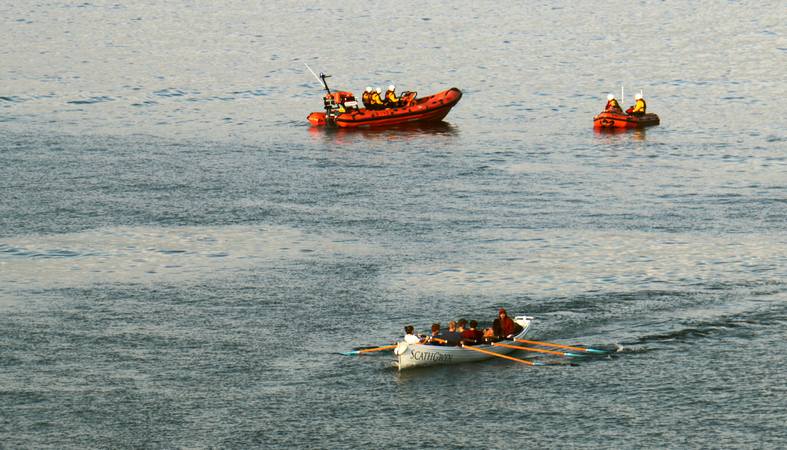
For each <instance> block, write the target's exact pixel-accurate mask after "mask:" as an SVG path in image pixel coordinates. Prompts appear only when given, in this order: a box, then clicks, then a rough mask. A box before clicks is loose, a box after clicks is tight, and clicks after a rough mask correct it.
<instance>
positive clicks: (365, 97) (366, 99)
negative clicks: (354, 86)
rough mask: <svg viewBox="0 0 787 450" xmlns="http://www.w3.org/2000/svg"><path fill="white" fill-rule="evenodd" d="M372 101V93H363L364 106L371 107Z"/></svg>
mask: <svg viewBox="0 0 787 450" xmlns="http://www.w3.org/2000/svg"><path fill="white" fill-rule="evenodd" d="M371 100H372V93H371V92H366V91H363V94H362V95H361V101H362V102H363V104H364V106H369V104H371Z"/></svg>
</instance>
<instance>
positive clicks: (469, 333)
mask: <svg viewBox="0 0 787 450" xmlns="http://www.w3.org/2000/svg"><path fill="white" fill-rule="evenodd" d="M490 332H491V328H490ZM483 338H484V332H483V331H481V330H479V329H478V322H477V321H475V320H471V321H470V327H469V328H467V329H466V330H464V331H463V332H462V342H464V343H465V344H471V345H472V344H479V343H481V340H482V339H483Z"/></svg>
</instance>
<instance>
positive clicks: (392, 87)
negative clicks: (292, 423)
mask: <svg viewBox="0 0 787 450" xmlns="http://www.w3.org/2000/svg"><path fill="white" fill-rule="evenodd" d="M395 89H396V86H394V85H393V84H392V85H390V86H388V90H389V91H393V90H395Z"/></svg>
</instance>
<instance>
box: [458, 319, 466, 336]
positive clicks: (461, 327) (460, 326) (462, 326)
mask: <svg viewBox="0 0 787 450" xmlns="http://www.w3.org/2000/svg"><path fill="white" fill-rule="evenodd" d="M466 329H467V319H459V320H457V321H456V331H457V332H458V333H459V334H462V333H464V332H465V330H466Z"/></svg>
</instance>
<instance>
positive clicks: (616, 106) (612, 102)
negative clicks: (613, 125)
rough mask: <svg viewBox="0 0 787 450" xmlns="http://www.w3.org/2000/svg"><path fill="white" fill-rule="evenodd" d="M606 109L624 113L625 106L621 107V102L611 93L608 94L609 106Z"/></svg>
mask: <svg viewBox="0 0 787 450" xmlns="http://www.w3.org/2000/svg"><path fill="white" fill-rule="evenodd" d="M604 111H607V112H612V113H622V112H623V108H621V107H620V103H618V101H617V99H616V98H615V96H614V95H612V94H609V95H607V106H605V107H604Z"/></svg>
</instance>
